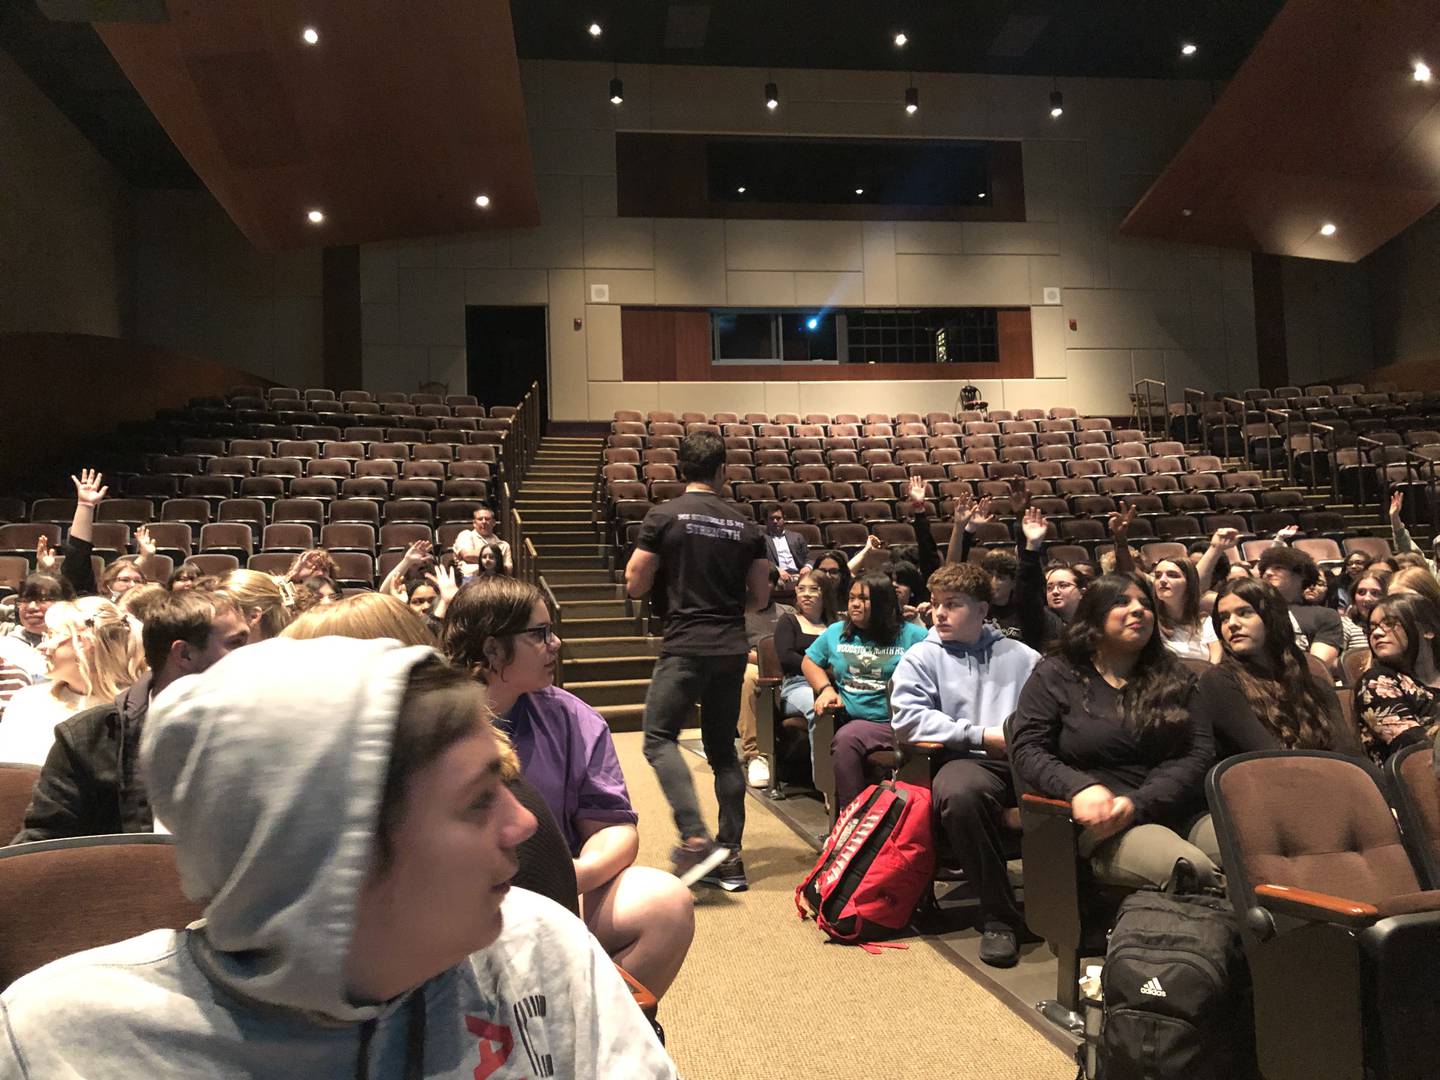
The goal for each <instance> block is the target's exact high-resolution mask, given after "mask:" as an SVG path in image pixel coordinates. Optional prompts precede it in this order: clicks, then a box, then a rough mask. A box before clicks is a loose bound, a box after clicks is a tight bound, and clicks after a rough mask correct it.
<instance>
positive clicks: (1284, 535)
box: [1275, 525, 1300, 544]
mask: <svg viewBox="0 0 1440 1080" xmlns="http://www.w3.org/2000/svg"><path fill="white" fill-rule="evenodd" d="M1299 535H1300V526H1299V525H1286V526H1285V527H1284V528H1283V529H1281V530H1280V531H1279V532H1277V533H1276V534H1275V539H1276V540H1278V541H1280V543H1282V544H1288V543H1289V542H1290V541H1291V540H1294V539H1295V537H1297V536H1299Z"/></svg>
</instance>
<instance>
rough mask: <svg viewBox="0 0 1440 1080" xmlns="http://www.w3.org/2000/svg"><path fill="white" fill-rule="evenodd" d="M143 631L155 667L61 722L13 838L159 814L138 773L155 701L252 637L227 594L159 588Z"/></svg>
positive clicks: (112, 828) (88, 830) (95, 830)
mask: <svg viewBox="0 0 1440 1080" xmlns="http://www.w3.org/2000/svg"><path fill="white" fill-rule="evenodd" d="M161 596H162V597H163V599H162V600H161V601H160V602H158V603H156V604H155V605H154V606H153V607H152V608H151V609H150V612H149V614H148V617H147V618H146V620H145V623H144V629H143V630H142V631H141V640H142V641H143V643H144V647H145V662H146V663H147V664H148V665H149V667H150V670H149V672H148V673H146V674H145V675H144V676H142V677H141V678H140V680H139V681H138V682H136V683H135V684H134V685H133V686H131V687H130V688H129V689H127V690H122V691H121V692H120V693H119V694H117V695H116V696H115V698H114V699H113V700H112V701H107V702H105V703H104V704H103V705H97V706H95V707H94V708H91V709H86V710H85V711H84V712H80V713H77V714H75V715H74V716H72V717H70V719H68V720H66V721H64V722H63V723H61V724H58V725H56V727H55V735H54V740H55V741H54V744H53V745H52V746H51V747H50V753H49V756H48V757H46V759H45V766H44V768H43V769H42V770H41V772H40V779H39V780H38V781H36V784H35V793H34V795H33V796H32V797H31V799H30V808H29V809H28V810H26V811H25V827H24V828H23V829H21V830H20V833H19V834H18V835H17V836H16V837H15V839H14V840H12V841H10V842H11V843H12V844H24V843H28V842H29V841H31V840H58V839H59V838H61V837H64V836H98V835H101V834H104V833H126V832H150V831H151V829H152V828H153V827H154V819H153V818H152V817H151V814H150V802H149V800H148V799H147V798H146V795H145V783H144V781H143V779H142V778H141V776H140V768H139V762H140V734H141V732H142V731H143V729H144V725H145V716H146V713H147V712H148V710H149V708H150V702H151V701H153V700H154V698H155V696H156V695H157V694H159V693H160V691H162V690H164V689H165V688H166V687H167V686H169V685H170V684H171V683H173V682H174V681H175V680H176V679H179V678H181V677H183V676H185V675H192V674H195V673H197V672H201V671H204V670H206V669H207V668H208V667H209V666H210V665H211V664H213V663H215V662H216V661H217V660H219V659H220V658H221V657H222V656H225V655H226V654H227V653H229V652H231V651H232V650H234V649H238V648H239V647H240V646H242V645H244V644H245V642H246V641H247V640H248V639H249V636H250V629H249V627H248V626H247V625H246V623H245V617H244V615H242V614H241V612H240V608H239V607H238V606H237V605H236V604H235V602H234V601H233V600H231V599H230V598H229V597H228V596H226V595H225V594H224V593H206V592H201V591H199V590H195V589H191V590H189V591H187V592H179V593H168V592H163V591H162V593H161Z"/></svg>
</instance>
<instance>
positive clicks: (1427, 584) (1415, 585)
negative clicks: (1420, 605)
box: [1385, 566, 1440, 606]
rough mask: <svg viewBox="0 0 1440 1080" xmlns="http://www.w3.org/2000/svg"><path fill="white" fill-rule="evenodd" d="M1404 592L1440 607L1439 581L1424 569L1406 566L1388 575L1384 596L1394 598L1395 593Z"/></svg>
mask: <svg viewBox="0 0 1440 1080" xmlns="http://www.w3.org/2000/svg"><path fill="white" fill-rule="evenodd" d="M1406 592H1410V593H1415V594H1417V595H1419V596H1423V597H1424V598H1425V599H1426V600H1429V601H1430V602H1431V603H1433V604H1435V605H1436V606H1440V581H1437V580H1436V578H1435V575H1434V574H1432V573H1430V571H1429V570H1426V569H1425V568H1424V567H1421V566H1407V567H1404V568H1403V569H1401V570H1397V571H1395V573H1393V574H1391V575H1390V581H1389V583H1388V584H1387V585H1386V586H1385V595H1386V596H1394V595H1395V594H1396V593H1406Z"/></svg>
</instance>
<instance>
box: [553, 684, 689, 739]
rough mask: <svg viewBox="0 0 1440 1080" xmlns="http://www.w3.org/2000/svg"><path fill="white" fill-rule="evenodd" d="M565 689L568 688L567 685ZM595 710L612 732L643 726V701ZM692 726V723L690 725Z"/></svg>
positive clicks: (638, 729) (603, 706)
mask: <svg viewBox="0 0 1440 1080" xmlns="http://www.w3.org/2000/svg"><path fill="white" fill-rule="evenodd" d="M566 689H567V690H568V689H570V688H569V687H568V686H567V687H566ZM594 708H595V711H596V712H598V713H599V714H600V715H601V716H603V717H604V718H605V723H607V724H609V725H610V730H611V731H613V732H617V733H618V732H622V731H640V730H642V729H643V728H644V726H645V703H644V702H643V701H642V702H641V703H640V704H638V705H599V706H594ZM692 726H693V725H692Z"/></svg>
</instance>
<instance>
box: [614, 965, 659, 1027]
mask: <svg viewBox="0 0 1440 1080" xmlns="http://www.w3.org/2000/svg"><path fill="white" fill-rule="evenodd" d="M615 970H616V971H618V972H619V973H620V977H621V978H622V979H624V980H625V985H626V986H628V987H630V995H631V996H632V997H633V998H634V999H635V1004H636V1005H639V1006H640V1011H641V1012H642V1013H644V1014H645V1017H646V1019H649V1020H653V1019H655V1014H656V1012H657V1011H658V1010H659V1008H660V1002H659V1001H658V1000H657V999H656V997H655V995H654V994H652V993H651V992H650V991H649V990H648V989H646V988H645V986H643V985H642V984H641V983H640V981H639V980H638V979H636V978H635V976H634V975H631V974H630V973H629V972H628V971H626V970H625V969H624V968H623V967H621V966H620V965H619V964H616V965H615Z"/></svg>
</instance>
